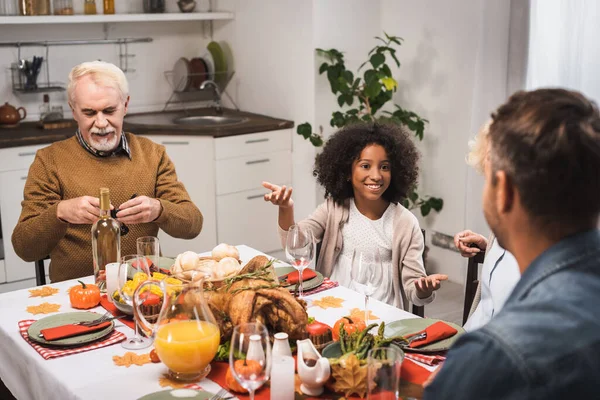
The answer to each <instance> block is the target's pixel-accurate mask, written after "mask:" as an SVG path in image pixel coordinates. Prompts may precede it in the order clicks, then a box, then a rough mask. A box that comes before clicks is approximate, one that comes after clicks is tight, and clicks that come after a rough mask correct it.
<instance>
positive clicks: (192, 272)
mask: <svg viewBox="0 0 600 400" xmlns="http://www.w3.org/2000/svg"><path fill="white" fill-rule="evenodd" d="M241 269H242V264H241V261H240V253H239V251H238V249H237V248H236V247H235V246H231V245H229V244H226V243H221V244H219V245H218V246H216V247H215V248H214V249H212V251H211V255H210V256H204V257H201V256H199V255H198V254H197V253H194V252H193V251H186V252H184V253H181V254H179V255H178V256H177V258H176V259H175V263H174V264H173V267H172V268H171V274H172V275H173V276H174V277H176V278H178V279H181V280H184V281H186V282H191V283H195V282H197V283H198V284H200V282H201V281H202V280H203V281H204V282H210V283H211V284H212V285H213V286H216V287H220V286H221V285H222V283H223V281H224V280H225V279H227V278H229V277H231V276H234V275H236V274H237V273H238V272H239V271H240V270H241Z"/></svg>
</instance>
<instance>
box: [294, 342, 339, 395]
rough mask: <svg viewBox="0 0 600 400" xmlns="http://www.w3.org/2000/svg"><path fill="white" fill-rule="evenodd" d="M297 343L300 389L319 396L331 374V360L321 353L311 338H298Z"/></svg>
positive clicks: (305, 392)
mask: <svg viewBox="0 0 600 400" xmlns="http://www.w3.org/2000/svg"><path fill="white" fill-rule="evenodd" d="M296 344H297V346H298V357H297V359H298V361H297V363H298V376H299V377H300V381H301V382H302V384H301V385H300V390H302V393H304V394H307V395H309V396H319V395H320V394H321V393H323V385H324V384H325V382H327V380H328V379H329V376H330V374H331V366H330V365H329V360H328V359H327V358H325V357H322V356H321V355H320V354H319V352H318V351H317V349H316V348H315V346H314V344H313V343H312V341H311V340H310V339H304V340H297V341H296Z"/></svg>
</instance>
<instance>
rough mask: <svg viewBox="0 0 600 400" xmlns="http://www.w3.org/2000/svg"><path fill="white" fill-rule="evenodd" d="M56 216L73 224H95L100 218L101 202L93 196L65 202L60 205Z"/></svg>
mask: <svg viewBox="0 0 600 400" xmlns="http://www.w3.org/2000/svg"><path fill="white" fill-rule="evenodd" d="M110 208H111V209H112V208H113V206H112V205H111V206H110ZM56 216H57V217H58V218H59V219H61V220H63V221H66V222H69V223H71V224H93V223H94V222H96V221H97V220H98V217H99V216H100V200H99V199H98V198H97V197H92V196H81V197H75V198H74V199H69V200H63V201H61V202H60V203H58V207H57V209H56Z"/></svg>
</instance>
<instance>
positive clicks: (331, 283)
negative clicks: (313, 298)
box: [304, 278, 340, 296]
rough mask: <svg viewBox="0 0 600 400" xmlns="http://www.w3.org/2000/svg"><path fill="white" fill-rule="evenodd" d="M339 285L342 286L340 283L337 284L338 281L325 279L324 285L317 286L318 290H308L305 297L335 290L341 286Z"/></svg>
mask: <svg viewBox="0 0 600 400" xmlns="http://www.w3.org/2000/svg"><path fill="white" fill-rule="evenodd" d="M339 285H340V284H339V283H337V282H336V281H332V280H330V279H329V278H324V279H323V283H322V284H320V285H319V286H317V287H316V288H314V289H311V290H306V291H305V292H304V295H305V296H309V295H311V294H315V293H319V292H323V291H325V290H328V289H333V288H334V287H337V286H339Z"/></svg>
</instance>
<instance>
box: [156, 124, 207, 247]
mask: <svg viewBox="0 0 600 400" xmlns="http://www.w3.org/2000/svg"><path fill="white" fill-rule="evenodd" d="M146 137H147V138H148V139H150V140H152V141H154V142H156V143H159V144H162V145H163V146H165V149H166V151H167V154H168V155H169V158H170V159H171V161H173V164H175V170H176V171H177V178H178V179H179V181H181V182H182V183H183V184H184V186H185V188H186V190H187V191H188V194H189V195H190V198H191V199H192V201H193V202H194V204H196V206H197V207H198V208H199V209H200V212H202V215H203V216H204V224H203V226H202V232H200V235H198V237H196V238H195V239H191V240H182V239H176V238H173V237H171V236H169V235H167V234H166V233H165V232H163V231H160V232H159V235H158V238H159V239H160V246H161V251H162V254H164V255H166V256H171V257H175V256H176V255H178V254H180V253H183V252H184V251H187V250H195V251H198V252H200V251H206V250H211V249H212V248H213V247H215V246H216V245H217V227H216V224H217V222H216V217H215V212H214V210H215V165H214V148H213V141H214V139H213V138H212V137H210V136H189V135H188V136H174V135H152V136H146Z"/></svg>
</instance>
